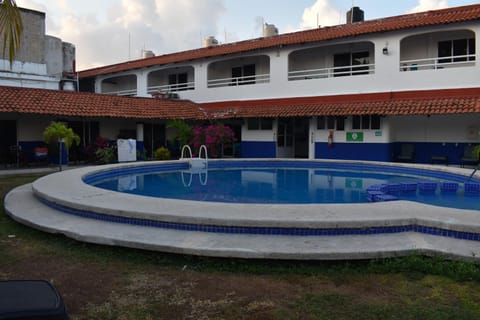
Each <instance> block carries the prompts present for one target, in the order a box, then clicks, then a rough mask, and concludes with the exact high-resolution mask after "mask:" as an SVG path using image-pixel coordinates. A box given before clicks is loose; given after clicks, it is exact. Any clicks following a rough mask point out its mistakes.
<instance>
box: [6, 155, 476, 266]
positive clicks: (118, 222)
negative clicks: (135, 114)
mask: <svg viewBox="0 0 480 320" xmlns="http://www.w3.org/2000/svg"><path fill="white" fill-rule="evenodd" d="M259 162H262V163H265V164H269V165H270V166H271V167H270V169H269V170H272V169H273V167H278V165H279V164H281V166H282V167H285V166H287V167H288V166H289V167H293V168H295V169H297V168H298V167H302V166H307V167H309V168H308V170H312V171H311V172H313V173H315V171H322V170H324V169H325V166H326V167H328V168H330V169H332V168H335V170H339V171H344V170H345V168H346V167H348V168H352V167H355V168H356V169H357V171H364V170H366V168H367V167H368V168H370V169H371V171H373V172H375V171H382V172H389V173H391V174H394V175H399V176H401V177H403V176H411V175H413V176H415V175H418V173H419V172H422V174H421V175H422V179H424V178H425V179H427V180H428V181H425V180H423V182H425V183H427V182H428V183H429V182H431V181H432V180H436V181H443V180H448V181H450V182H452V181H453V182H455V180H456V179H458V181H459V182H456V183H457V184H458V185H462V187H461V188H465V187H464V186H463V185H464V181H465V180H466V179H468V177H469V175H470V174H471V172H472V171H471V170H468V169H463V168H454V167H445V166H429V165H417V164H393V163H375V162H355V161H328V160H327V161H321V160H304V161H302V160H279V159H268V160H265V159H251V160H250V159H249V160H242V159H239V160H215V161H210V162H209V167H210V168H212V169H214V170H224V168H225V167H232V166H233V167H234V166H237V167H238V166H239V165H240V164H242V166H243V167H245V166H246V167H249V168H248V169H249V170H250V169H253V168H257V167H258V163H259ZM319 166H320V167H319ZM322 166H323V167H322ZM159 168H162V169H164V171H165V172H168V171H179V170H180V171H181V172H188V171H189V163H188V161H180V160H175V161H166V162H135V163H122V164H112V165H104V166H93V167H83V168H78V169H73V170H65V171H61V172H57V173H54V174H51V175H48V176H45V177H42V178H39V179H38V180H36V181H35V182H34V183H33V184H31V185H24V186H21V187H18V188H16V189H14V190H12V191H11V192H9V193H8V194H7V196H6V197H5V201H4V204H5V209H6V212H7V214H9V215H10V216H11V217H12V218H13V219H15V220H17V221H19V222H21V223H24V224H27V225H29V226H32V227H35V228H38V229H40V230H44V231H47V232H53V233H62V234H65V235H66V236H68V237H71V238H74V239H77V240H80V241H86V242H93V243H98V244H106V245H118V246H125V247H131V248H141V249H148V250H156V251H162V252H173V253H181V254H193V255H204V256H216V257H239V258H268V259H321V260H332V259H370V258H382V257H388V256H399V255H408V254H413V253H417V254H441V255H446V256H449V257H461V258H467V259H474V260H480V246H479V245H478V243H479V242H480V210H475V209H458V208H449V207H443V206H433V205H429V204H425V203H420V202H416V201H409V200H402V199H398V198H397V200H396V201H387V200H389V199H388V198H389V197H390V196H392V197H395V194H398V193H397V191H395V190H397V188H398V187H399V186H401V185H402V184H401V183H397V181H395V182H392V183H388V184H383V183H382V184H373V185H370V182H369V183H365V185H364V186H362V188H366V189H368V190H367V196H368V195H370V196H373V198H375V197H379V199H380V200H381V201H378V202H373V203H372V202H368V203H320V204H319V203H245V202H243V203H241V202H216V201H198V200H179V199H171V198H157V197H151V196H144V195H136V194H129V193H123V192H118V191H111V190H106V189H102V188H98V187H94V186H92V185H89V184H87V183H85V182H92V181H94V180H96V179H103V178H107V179H109V178H111V177H112V176H115V175H126V177H129V176H130V175H135V176H136V175H138V174H144V173H147V172H155V171H157V170H158V169H159ZM380 168H381V169H382V170H379V169H380ZM424 171H427V172H428V174H426V175H425V172H424ZM200 173H201V172H194V173H192V175H191V177H192V184H191V185H193V181H195V179H197V180H198V181H200ZM314 176H315V174H314ZM205 178H207V180H209V179H210V177H209V176H207V177H205V176H203V178H202V181H203V182H205ZM479 178H480V175H479V174H478V173H477V174H476V175H475V176H474V180H472V182H473V185H478V183H477V182H478V179H479ZM249 179H250V178H249ZM322 179H325V177H322V178H321V180H322ZM314 180H315V179H314ZM132 181H134V182H133V184H132V185H131V184H130V183H127V180H125V181H122V182H121V183H120V185H121V188H123V189H128V188H130V187H132V186H135V184H137V185H136V187H141V184H142V183H144V179H143V181H142V179H141V178H139V179H137V178H135V179H133V180H132ZM189 181H190V179H188V175H187V176H185V175H184V182H185V183H186V185H188V183H189ZM249 181H250V180H249ZM345 181H346V178H345ZM462 181H463V182H462ZM118 183H119V182H117V187H118V186H119V184H118ZM199 183H200V185H202V182H199ZM362 183H363V182H362ZM182 184H183V182H182ZM343 184H344V183H343ZM359 185H360V184H358V183H357V182H354V183H352V182H351V181H350V182H349V186H350V187H353V186H357V187H358V186H359ZM367 185H368V186H367ZM404 185H405V186H410V184H404ZM419 185H420V183H417V184H416V190H417V191H416V192H415V194H416V195H421V194H422V193H423V192H424V191H426V192H432V191H428V190H422V193H420V186H419ZM426 186H428V184H425V185H424V186H423V187H426ZM423 187H422V188H423ZM459 190H460V187H459V188H457V191H456V192H457V193H458V192H459ZM442 192H443V191H441V190H440V182H438V183H437V185H436V189H435V193H440V194H442ZM450 192H451V191H450ZM477 196H478V195H475V197H477ZM383 200H385V201H383Z"/></svg>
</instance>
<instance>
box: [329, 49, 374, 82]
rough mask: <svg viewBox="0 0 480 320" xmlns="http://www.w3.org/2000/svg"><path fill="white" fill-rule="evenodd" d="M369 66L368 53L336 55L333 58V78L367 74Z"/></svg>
mask: <svg viewBox="0 0 480 320" xmlns="http://www.w3.org/2000/svg"><path fill="white" fill-rule="evenodd" d="M369 64H370V53H369V52H368V51H360V52H347V53H338V54H335V55H334V56H333V66H334V67H335V70H334V73H335V77H345V76H356V75H360V74H368V73H369V71H368V69H369V66H368V65H369ZM342 67H345V68H342Z"/></svg>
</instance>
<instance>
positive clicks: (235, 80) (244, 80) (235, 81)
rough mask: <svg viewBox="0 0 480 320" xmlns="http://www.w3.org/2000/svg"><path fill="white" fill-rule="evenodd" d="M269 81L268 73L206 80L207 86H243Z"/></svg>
mask: <svg viewBox="0 0 480 320" xmlns="http://www.w3.org/2000/svg"><path fill="white" fill-rule="evenodd" d="M268 82H270V74H256V75H253V76H243V77H231V78H223V79H211V80H208V82H207V85H208V87H209V88H218V87H228V86H243V85H248V84H258V83H268Z"/></svg>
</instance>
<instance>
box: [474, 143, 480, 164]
mask: <svg viewBox="0 0 480 320" xmlns="http://www.w3.org/2000/svg"><path fill="white" fill-rule="evenodd" d="M472 157H473V159H475V160H476V161H477V164H480V144H479V145H476V146H475V147H473V150H472Z"/></svg>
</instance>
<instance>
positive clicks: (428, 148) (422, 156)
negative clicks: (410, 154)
mask: <svg viewBox="0 0 480 320" xmlns="http://www.w3.org/2000/svg"><path fill="white" fill-rule="evenodd" d="M403 143H410V144H413V145H414V147H415V162H416V163H431V162H432V156H446V157H447V158H448V164H456V165H459V164H460V163H461V159H462V157H463V153H464V148H465V147H466V146H467V145H468V143H452V142H447V143H432V142H395V143H393V147H394V154H395V155H397V154H398V153H399V152H400V148H401V145H402V144H403Z"/></svg>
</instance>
